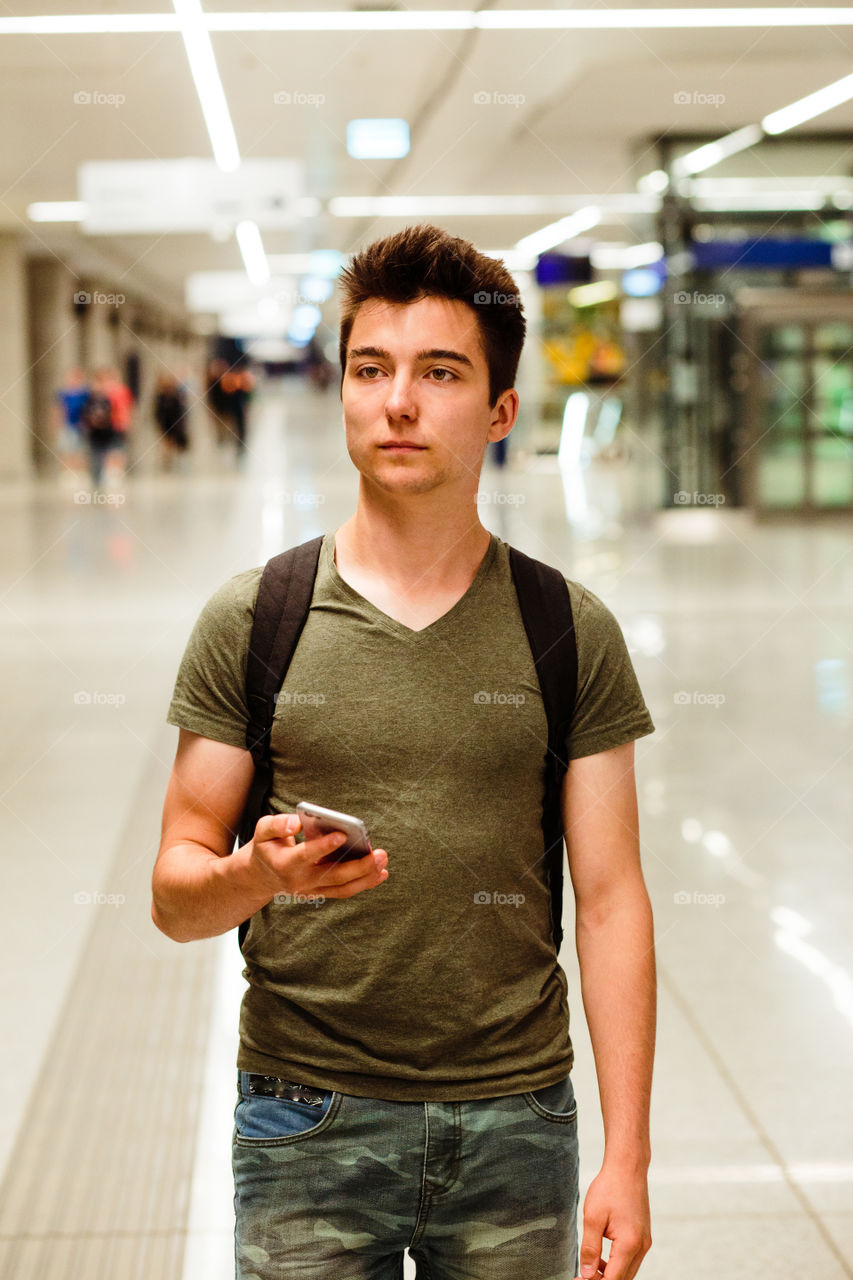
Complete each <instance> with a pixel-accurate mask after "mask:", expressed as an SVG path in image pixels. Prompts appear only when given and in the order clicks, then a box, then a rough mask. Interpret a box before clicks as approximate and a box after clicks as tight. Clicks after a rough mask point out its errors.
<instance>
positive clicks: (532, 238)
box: [515, 205, 601, 254]
mask: <svg viewBox="0 0 853 1280" xmlns="http://www.w3.org/2000/svg"><path fill="white" fill-rule="evenodd" d="M600 221H601V210H600V209H596V208H595V206H594V205H589V206H588V207H587V208H585V209H578V211H577V213H573V214H570V215H569V217H568V218H561V219H560V220H559V222H551V223H549V225H548V226H547V227H542V228H541V229H540V230H539V231H534V232H533V234H532V235H529V236H522V238H521V239H520V240H519V241H518V243H517V244H516V246H515V247H516V249H520V250H521V251H522V252H523V253H535V254H540V253H545V252H546V251H547V250H548V249H553V248H555V247H556V246H557V245H559V244H562V243H563V242H564V241H565V240H571V239H572V238H573V237H574V236H579V235H580V234H581V232H583V231H589V229H590V227H595V226H597V225H598V223H599V222H600Z"/></svg>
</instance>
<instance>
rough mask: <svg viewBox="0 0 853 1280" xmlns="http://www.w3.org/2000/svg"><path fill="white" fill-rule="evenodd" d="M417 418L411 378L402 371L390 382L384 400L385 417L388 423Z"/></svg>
mask: <svg viewBox="0 0 853 1280" xmlns="http://www.w3.org/2000/svg"><path fill="white" fill-rule="evenodd" d="M417 416H418V407H417V403H416V401H415V395H414V387H413V386H412V380H411V378H409V377H407V376H406V374H404V373H403V372H402V371H401V372H400V373H398V374H397V375H396V377H394V378H393V379H392V381H391V384H390V386H389V388H388V395H387V396H386V398H385V417H386V418H387V419H388V420H389V421H396V420H399V419H400V418H405V419H406V420H407V421H413V420H414V419H415V418H416V417H417Z"/></svg>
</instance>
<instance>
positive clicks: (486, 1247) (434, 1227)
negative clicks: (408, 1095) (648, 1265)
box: [233, 1072, 578, 1280]
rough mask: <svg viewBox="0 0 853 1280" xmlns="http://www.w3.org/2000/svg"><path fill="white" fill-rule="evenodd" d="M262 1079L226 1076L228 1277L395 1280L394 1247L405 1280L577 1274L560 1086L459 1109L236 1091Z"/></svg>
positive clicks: (570, 1149)
mask: <svg viewBox="0 0 853 1280" xmlns="http://www.w3.org/2000/svg"><path fill="white" fill-rule="evenodd" d="M268 1079H269V1077H250V1076H249V1075H248V1074H247V1073H246V1072H239V1073H238V1081H239V1083H238V1095H239V1096H238V1102H237V1106H236V1108H235V1112H234V1122H235V1123H234V1138H233V1167H234V1187H235V1195H234V1207H235V1211H236V1219H237V1221H236V1232H235V1257H236V1276H237V1280H296V1277H299V1278H300V1280H401V1278H402V1275H403V1251H404V1250H405V1249H407V1248H408V1250H409V1252H410V1253H411V1255H412V1257H413V1258H414V1259H415V1262H416V1266H417V1275H418V1277H419V1280H573V1277H575V1276H576V1275H577V1265H578V1259H577V1247H578V1242H577V1207H578V1142H577V1107H576V1105H575V1097H574V1090H573V1088H572V1082H571V1077H569V1076H567V1077H566V1079H565V1080H562V1081H559V1082H558V1083H557V1084H553V1085H548V1086H546V1087H545V1088H543V1089H537V1090H536V1091H535V1092H534V1093H516V1094H507V1095H504V1096H503V1097H499V1098H483V1099H478V1100H477V1101H466V1102H389V1101H385V1100H380V1099H377V1098H356V1097H353V1096H352V1095H350V1094H342V1093H338V1092H323V1091H321V1090H320V1089H314V1088H312V1087H310V1086H309V1087H306V1088H303V1089H299V1088H297V1089H296V1090H295V1092H296V1093H297V1094H298V1095H299V1097H300V1098H304V1099H305V1100H302V1101H300V1100H294V1099H293V1098H290V1097H267V1096H253V1094H252V1093H250V1091H249V1088H250V1080H259V1081H263V1080H268ZM254 1087H258V1086H254ZM261 1087H263V1086H261ZM275 1087H276V1088H278V1087H279V1086H278V1085H276V1086H275ZM290 1092H291V1093H292V1092H294V1091H293V1090H290Z"/></svg>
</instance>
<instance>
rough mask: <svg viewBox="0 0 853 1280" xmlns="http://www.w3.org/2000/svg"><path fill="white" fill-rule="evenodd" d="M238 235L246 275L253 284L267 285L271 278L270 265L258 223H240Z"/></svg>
mask: <svg viewBox="0 0 853 1280" xmlns="http://www.w3.org/2000/svg"><path fill="white" fill-rule="evenodd" d="M236 235H237V243H238V245H239V246H240V252H241V254H242V255H243V263H244V265H245V267H246V275H247V276H248V277H249V279H250V280H251V282H252V284H255V285H261V284H266V283H267V281H268V280H269V278H270V264H269V263H268V262H267V255H266V254H265V253H264V242H263V240H262V239H261V233H260V231H259V230H258V224H257V222H238V223H237V231H236Z"/></svg>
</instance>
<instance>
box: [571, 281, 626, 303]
mask: <svg viewBox="0 0 853 1280" xmlns="http://www.w3.org/2000/svg"><path fill="white" fill-rule="evenodd" d="M618 292H619V290H618V288H617V286H616V282H615V281H614V280H595V281H594V282H593V283H592V284H579V285H576V286H575V288H574V289H570V290H569V302H570V303H571V304H572V306H573V307H594V306H595V305H596V303H599V302H610V300H611V299H612V298H615V297H616V295H617V293H618Z"/></svg>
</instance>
